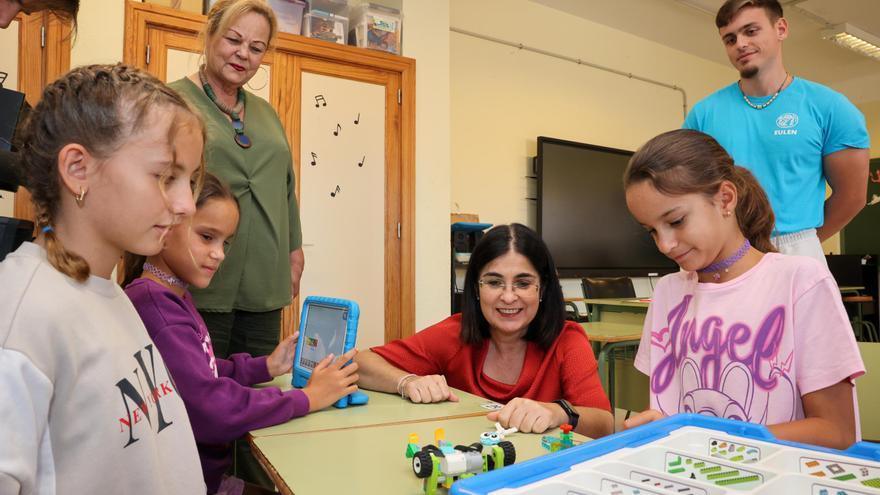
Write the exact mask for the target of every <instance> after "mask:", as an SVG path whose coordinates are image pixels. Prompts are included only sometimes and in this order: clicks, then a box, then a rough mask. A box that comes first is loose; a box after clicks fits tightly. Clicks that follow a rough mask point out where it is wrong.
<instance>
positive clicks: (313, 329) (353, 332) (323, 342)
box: [291, 296, 367, 407]
mask: <svg viewBox="0 0 880 495" xmlns="http://www.w3.org/2000/svg"><path fill="white" fill-rule="evenodd" d="M359 317H360V308H359V307H358V304H357V303H356V302H354V301H349V300H346V299H338V298H333V297H321V296H309V297H307V298H306V300H305V302H303V309H302V313H301V314H300V320H299V340H297V343H296V353H295V354H294V357H293V379H292V381H291V383H292V385H293V386H294V387H297V388H302V387H305V386H306V384H307V383H308V381H309V377H311V376H312V370H313V369H314V368H315V366H316V365H317V364H318V363H319V362H321V360H322V359H324V357H326V356H327V355H328V354H330V353H333V354H334V355H335V356H337V357H338V356H341V355H343V354H345V353H346V352H348V351H350V350H351V349H353V348H354V346H355V342H356V341H357V327H358V318H359ZM366 399H367V396H366V394H363V393H361V392H355V393H353V394H350V395H347V396H345V397H343V398H341V399H339V400H338V401H337V402H336V403H335V404H333V405H334V406H336V407H347V406H348V405H349V404H353V405H358V404H365V403H366V402H367V400H366Z"/></svg>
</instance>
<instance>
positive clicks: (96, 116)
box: [20, 64, 204, 281]
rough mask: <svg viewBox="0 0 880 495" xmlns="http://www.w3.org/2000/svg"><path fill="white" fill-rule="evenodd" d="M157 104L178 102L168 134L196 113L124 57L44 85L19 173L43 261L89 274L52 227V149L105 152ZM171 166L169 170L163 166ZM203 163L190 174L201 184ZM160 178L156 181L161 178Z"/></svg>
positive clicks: (56, 193) (55, 178)
mask: <svg viewBox="0 0 880 495" xmlns="http://www.w3.org/2000/svg"><path fill="white" fill-rule="evenodd" d="M157 107H171V108H174V109H175V110H177V112H175V116H174V120H173V121H172V123H171V127H170V129H169V139H170V137H171V136H172V135H173V134H174V133H175V132H176V129H177V126H178V125H180V123H181V121H183V120H184V119H186V120H187V121H192V119H194V120H195V121H196V122H198V126H199V127H200V129H201V131H202V132H201V134H202V139H204V125H203V124H202V121H201V118H200V117H199V116H198V114H197V113H195V112H194V111H193V110H192V109H191V108H190V106H189V105H188V104H187V103H186V102H185V101H184V100H183V98H181V97H180V95H178V94H177V93H176V92H174V91H173V90H172V89H170V88H168V87H167V86H166V85H165V84H163V83H162V82H161V81H159V80H158V79H156V78H155V77H153V76H151V75H150V74H148V73H146V72H144V71H142V70H140V69H137V68H134V67H130V66H127V65H123V64H116V65H88V66H83V67H78V68H75V69H73V70H71V71H70V72H68V73H67V74H65V75H63V76H61V77H60V78H59V79H57V80H56V81H54V82H53V83H51V84H49V85H48V86H46V88H45V89H44V90H43V94H42V96H41V98H40V102H39V103H37V106H36V107H35V108H34V109H33V111H31V113H30V115H29V116H28V120H27V123H26V124H25V129H24V133H23V134H24V136H23V139H22V142H23V146H22V154H21V162H20V165H21V167H22V170H21V174H20V175H21V177H23V178H24V182H25V185H26V187H27V189H28V191H29V192H30V193H31V201H32V202H33V205H34V209H35V211H36V214H35V217H36V223H37V227H38V228H43V232H44V239H45V245H46V252H47V256H48V260H49V263H51V264H52V266H54V267H55V268H56V269H57V270H58V271H60V272H62V273H64V274H65V275H68V276H70V277H72V278H74V279H76V280H78V281H84V280H85V279H86V278H88V276H89V265H88V263H87V262H86V260H85V259H83V258H82V257H81V256H79V255H78V254H76V253H73V252H71V251H68V250H67V249H65V247H64V246H63V244H62V242H61V240H60V239H59V238H58V236H57V234H56V233H55V231H54V230H52V229H50V228H45V227H51V226H52V225H53V223H54V221H55V220H56V219H57V217H58V213H59V208H60V204H61V201H60V199H61V193H62V190H61V183H60V175H59V173H58V164H57V160H58V154H59V152H60V151H61V149H62V148H63V147H64V146H66V145H68V144H71V143H77V144H80V145H82V146H83V147H84V148H86V149H87V150H88V151H89V153H91V154H92V155H93V156H95V157H96V158H98V159H107V158H109V157H110V156H112V155H113V153H114V152H115V151H117V150H118V149H119V148H121V147H122V146H123V145H124V144H125V143H126V141H127V140H128V138H130V137H131V136H132V135H134V134H136V133H137V132H138V131H140V130H141V129H142V128H143V126H144V125H145V123H146V122H147V118H146V117H147V115H148V114H149V113H150V112H151V111H153V110H154V109H155V108H157ZM169 173H170V170H169ZM203 174H204V163H202V166H201V167H200V170H199V173H198V174H197V177H196V182H197V185H199V187H200V184H201V180H202V175H203ZM160 184H161V181H160Z"/></svg>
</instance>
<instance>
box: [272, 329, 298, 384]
mask: <svg viewBox="0 0 880 495" xmlns="http://www.w3.org/2000/svg"><path fill="white" fill-rule="evenodd" d="M297 337H299V332H293V335H289V336H288V337H287V338H286V339H284V340H282V341H281V342H279V343H278V346H277V347H276V348H275V350H274V351H272V354H269V357H268V358H266V368H268V369H269V374H270V375H272V376H278V375H283V374H285V373H287V372H288V371H290V369H291V368H292V367H293V356H294V354H296V338H297Z"/></svg>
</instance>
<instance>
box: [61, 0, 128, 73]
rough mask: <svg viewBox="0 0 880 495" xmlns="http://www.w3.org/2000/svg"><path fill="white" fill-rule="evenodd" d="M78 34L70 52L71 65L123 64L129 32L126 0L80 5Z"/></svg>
mask: <svg viewBox="0 0 880 495" xmlns="http://www.w3.org/2000/svg"><path fill="white" fill-rule="evenodd" d="M77 24H78V27H77V34H76V38H75V39H74V41H73V46H72V47H71V49H70V66H71V67H77V66H80V65H86V64H114V63H116V62H121V61H122V47H123V33H124V31H125V2H124V1H123V0H88V1H86V2H80V6H79V15H78V16H77Z"/></svg>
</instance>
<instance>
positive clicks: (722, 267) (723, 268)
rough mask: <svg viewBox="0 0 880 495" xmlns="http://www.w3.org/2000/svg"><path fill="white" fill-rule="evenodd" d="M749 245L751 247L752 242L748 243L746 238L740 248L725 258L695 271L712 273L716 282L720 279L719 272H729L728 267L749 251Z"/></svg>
mask: <svg viewBox="0 0 880 495" xmlns="http://www.w3.org/2000/svg"><path fill="white" fill-rule="evenodd" d="M750 247H752V243H750V242H749V240H748V239H746V242H744V243H743V245H742V246H740V248H739V249H738V250H737V251H736V252H735V253H733V254H732V255H730V256H729V257H727V258H724V259H723V260H721V261H716V262H715V263H712V264H711V265H709V266H707V267H705V268H700V269H699V270H697V272H699V273H712V278H713V279H714V280H715V281H716V282H717V281H718V280H720V279H721V272H724V273H727V272H729V271H730V267H731V266H733V264H734V263H736V262H737V261H739V260H741V259H742V258H743V256H745V255H746V253H748V252H749V248H750ZM713 272H714V273H713Z"/></svg>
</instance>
